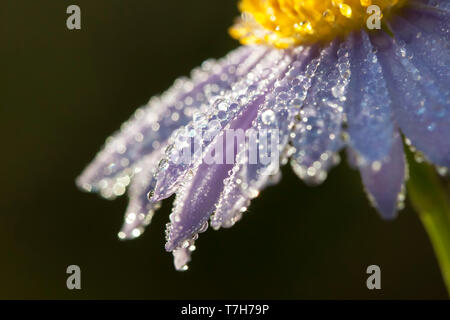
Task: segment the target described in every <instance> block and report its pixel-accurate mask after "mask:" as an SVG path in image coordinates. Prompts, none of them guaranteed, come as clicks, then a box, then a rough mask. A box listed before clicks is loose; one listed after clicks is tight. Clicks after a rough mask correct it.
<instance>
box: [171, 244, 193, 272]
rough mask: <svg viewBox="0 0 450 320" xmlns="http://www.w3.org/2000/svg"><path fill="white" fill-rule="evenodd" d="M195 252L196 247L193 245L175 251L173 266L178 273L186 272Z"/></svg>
mask: <svg viewBox="0 0 450 320" xmlns="http://www.w3.org/2000/svg"><path fill="white" fill-rule="evenodd" d="M194 250H195V246H194V245H191V246H190V247H189V248H179V249H175V250H173V252H172V254H173V264H174V266H175V269H176V270H177V271H186V270H187V269H188V263H189V262H190V261H191V253H192V251H194Z"/></svg>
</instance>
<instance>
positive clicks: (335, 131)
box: [291, 42, 350, 184]
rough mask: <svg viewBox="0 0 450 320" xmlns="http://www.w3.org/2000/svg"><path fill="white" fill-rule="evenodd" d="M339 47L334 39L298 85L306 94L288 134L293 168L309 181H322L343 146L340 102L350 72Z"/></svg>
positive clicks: (343, 53)
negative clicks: (291, 147)
mask: <svg viewBox="0 0 450 320" xmlns="http://www.w3.org/2000/svg"><path fill="white" fill-rule="evenodd" d="M338 48H339V47H338V46H337V43H336V42H333V43H332V44H330V45H329V46H328V47H326V48H324V49H323V50H322V51H321V54H320V56H319V57H318V58H317V59H316V60H315V61H313V62H312V63H311V64H310V65H309V66H308V68H309V69H310V70H309V71H308V72H309V73H311V75H310V76H306V77H305V78H304V79H305V80H306V81H304V83H303V84H302V85H301V87H302V88H303V89H306V90H307V95H306V99H305V100H304V102H303V103H302V104H301V105H300V107H301V110H300V111H299V116H300V117H299V119H298V121H297V123H296V125H295V127H294V130H293V132H292V135H291V136H292V139H291V140H292V145H293V146H294V147H295V153H294V154H293V156H292V161H291V165H292V168H293V169H294V172H295V173H296V174H297V175H298V176H299V177H300V178H301V179H303V180H305V181H307V182H308V183H312V184H317V183H320V182H322V181H324V180H325V178H326V175H327V171H328V170H329V168H330V167H331V166H332V165H334V164H336V163H337V161H338V160H337V159H338V158H337V155H336V153H337V152H338V151H339V149H340V148H341V147H342V145H343V143H342V141H341V127H342V122H343V120H344V113H343V107H342V105H343V101H345V94H346V91H347V85H348V78H349V76H350V74H349V62H348V54H347V49H346V48H345V47H344V46H343V47H342V48H340V49H339V50H338ZM336 51H337V53H336Z"/></svg>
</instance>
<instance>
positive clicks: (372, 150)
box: [345, 31, 393, 163]
mask: <svg viewBox="0 0 450 320" xmlns="http://www.w3.org/2000/svg"><path fill="white" fill-rule="evenodd" d="M350 64H351V66H352V67H351V72H352V77H351V81H350V86H349V92H348V95H347V97H348V99H347V102H346V104H345V112H346V115H347V124H348V130H347V131H348V134H349V145H350V146H351V147H352V148H353V149H354V150H355V151H356V152H357V154H358V158H359V159H358V160H359V161H362V162H367V163H371V162H374V161H381V160H382V159H383V158H385V157H386V156H387V155H388V154H389V151H390V149H391V144H392V136H393V119H392V111H391V100H390V97H389V93H388V90H387V86H386V82H385V80H384V76H383V71H382V67H381V65H380V62H379V60H378V57H377V53H376V48H375V47H374V46H373V45H372V43H371V41H370V39H369V37H368V35H367V33H366V32H364V31H363V32H361V33H360V34H357V35H355V39H354V42H353V50H351V53H350Z"/></svg>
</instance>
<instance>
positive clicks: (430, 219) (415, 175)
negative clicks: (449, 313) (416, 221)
mask: <svg viewBox="0 0 450 320" xmlns="http://www.w3.org/2000/svg"><path fill="white" fill-rule="evenodd" d="M408 162H409V168H410V179H409V181H408V184H407V188H408V194H409V197H410V200H411V203H412V204H413V206H414V208H415V209H416V211H417V213H418V215H419V218H420V220H421V221H422V224H423V226H424V228H425V230H426V232H427V234H428V237H429V239H430V242H431V245H432V246H433V249H434V252H435V254H436V258H437V261H438V264H439V267H440V269H441V274H442V277H443V279H444V282H445V285H446V287H447V291H448V293H449V295H450V205H449V203H448V199H447V196H446V193H445V191H444V188H443V186H442V183H441V181H439V178H438V176H437V174H436V171H435V169H434V168H433V167H432V166H431V165H429V164H426V163H418V162H417V161H415V160H414V159H413V156H412V154H411V153H409V152H408Z"/></svg>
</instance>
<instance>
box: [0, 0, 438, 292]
mask: <svg viewBox="0 0 450 320" xmlns="http://www.w3.org/2000/svg"><path fill="white" fill-rule="evenodd" d="M69 4H78V5H79V6H80V7H81V10H82V30H80V31H69V30H67V28H66V18H67V15H66V7H67V6H68V5H69ZM236 14H237V10H236V3H235V1H226V0H222V1H218V0H214V1H212V0H189V1H181V0H180V1H155V0H146V1H144V0H121V1H119V0H95V1H92V0H91V1H87V0H84V1H75V0H74V1H63V0H52V1H49V0H41V1H31V0H29V1H21V0H19V1H5V0H2V1H1V4H0V27H1V30H0V40H1V44H0V67H1V69H0V79H1V82H2V83H1V86H0V104H1V115H0V119H1V126H0V130H1V138H2V139H1V147H0V155H1V156H0V161H1V163H0V170H1V184H0V205H1V207H0V209H1V212H0V257H1V262H0V298H64V299H72V298H87V299H92V298H153V299H155V298H157V299H168V298H270V299H278V298H283V299H284V298H288V299H292V298H295V299H305V298H308V299H309V298H325V299H331V298H344V299H349V298H351V299H354V298H364V299H366V298H369V299H380V298H389V299H390V298H446V293H445V288H444V286H443V282H442V280H441V277H440V274H439V270H438V266H437V264H436V259H435V257H434V255H433V252H432V248H431V246H430V243H429V241H428V239H427V237H426V235H425V232H424V230H423V228H422V226H421V225H420V222H419V220H418V218H417V216H416V215H415V213H414V212H413V211H412V210H411V209H409V208H408V207H407V209H406V210H404V211H403V212H402V213H401V215H400V217H399V218H398V219H397V220H395V221H393V222H384V221H382V220H381V219H380V218H379V217H378V215H377V213H376V212H375V211H374V210H373V209H372V208H371V207H370V205H369V204H368V201H367V199H366V197H365V194H364V191H363V189H362V186H361V182H360V179H359V176H358V174H357V173H356V172H355V171H352V170H351V169H349V168H348V167H347V165H346V164H342V165H340V166H339V167H338V168H337V169H335V170H334V171H333V172H332V173H331V175H330V177H329V179H328V180H327V181H326V183H325V184H323V185H322V186H320V187H316V188H310V187H306V186H305V185H304V184H303V183H302V182H301V181H300V180H299V179H297V178H296V176H294V174H293V173H292V172H291V171H290V169H289V168H288V167H286V168H285V170H284V179H283V180H282V182H281V183H280V184H279V185H278V186H276V187H271V188H269V189H267V190H266V191H264V192H263V193H262V195H261V197H259V198H258V199H257V200H255V201H254V202H253V204H252V206H251V208H250V210H249V213H248V214H246V215H245V216H244V219H243V220H242V221H241V222H239V223H238V224H237V225H236V226H235V227H234V228H232V229H230V230H221V231H219V232H215V231H212V230H209V231H208V232H207V233H206V234H203V235H202V236H201V237H200V239H199V241H198V242H197V247H198V250H197V251H196V252H195V253H194V255H193V262H192V263H191V265H190V267H191V268H190V271H188V272H185V273H179V272H176V271H174V268H173V266H172V256H171V255H170V254H168V253H166V252H165V251H164V247H163V244H164V225H165V223H166V222H167V221H168V214H169V212H170V206H171V204H170V202H171V200H172V199H170V200H168V201H166V202H165V203H164V207H163V208H162V210H160V211H159V212H158V213H157V215H155V218H154V220H153V222H152V224H151V225H150V227H149V228H148V230H147V232H146V233H145V234H144V236H143V237H141V238H140V239H138V240H135V241H131V242H120V241H118V240H117V238H116V235H117V231H118V229H119V227H120V225H121V223H122V219H123V217H122V214H123V212H124V209H125V206H126V199H125V198H122V199H119V200H116V201H113V202H109V201H105V200H101V199H100V198H99V197H98V196H95V195H90V194H86V193H82V192H79V191H78V190H77V189H76V187H75V184H74V179H75V177H76V176H77V175H78V174H79V173H80V172H81V171H82V169H83V168H84V166H85V165H86V164H87V163H88V162H89V161H90V160H91V159H92V158H93V157H94V155H95V153H96V152H97V150H98V149H99V147H100V146H101V145H102V143H103V142H104V139H105V138H106V137H107V136H108V135H109V134H111V133H112V132H113V131H115V130H116V129H117V128H118V127H119V125H120V124H121V122H122V121H124V120H126V119H127V118H128V117H129V116H130V114H131V113H132V112H133V110H134V109H135V108H136V107H138V106H139V105H142V104H144V103H146V102H147V101H148V99H149V97H150V96H152V95H155V94H158V93H159V92H162V91H163V90H165V89H166V88H168V87H169V86H170V85H171V83H172V82H173V81H174V80H175V79H176V78H177V77H178V76H180V75H187V74H188V72H189V71H190V70H191V69H192V68H193V67H195V66H197V65H199V64H200V63H201V62H202V61H203V60H204V59H206V58H209V57H215V58H218V57H221V56H223V55H225V54H226V53H227V52H228V51H229V50H231V49H233V48H235V47H236V46H237V45H238V44H237V43H236V42H235V41H233V40H232V39H230V38H229V36H228V35H227V28H228V26H230V25H231V24H232V22H233V17H235V16H236ZM70 264H77V265H79V266H80V267H81V269H82V290H81V291H69V290H67V289H66V286H65V282H66V274H65V270H66V267H67V266H68V265H70ZM371 264H378V265H380V267H381V269H382V290H380V291H369V290H368V289H367V288H366V285H365V282H366V274H365V270H366V267H367V266H368V265H371Z"/></svg>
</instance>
